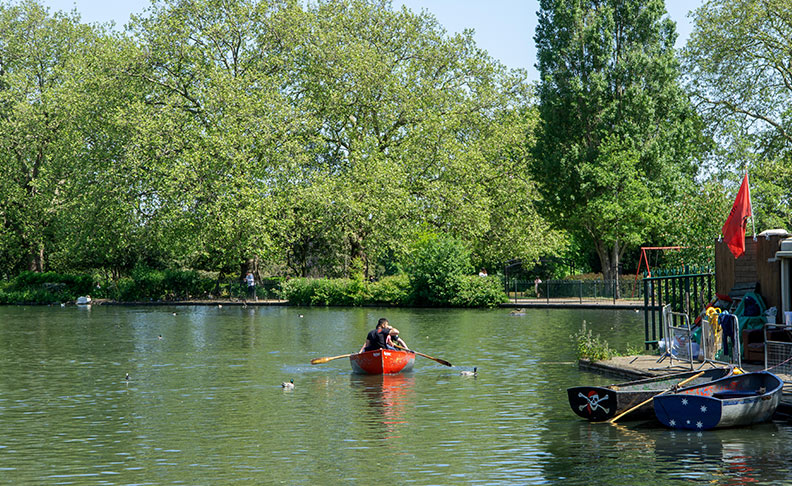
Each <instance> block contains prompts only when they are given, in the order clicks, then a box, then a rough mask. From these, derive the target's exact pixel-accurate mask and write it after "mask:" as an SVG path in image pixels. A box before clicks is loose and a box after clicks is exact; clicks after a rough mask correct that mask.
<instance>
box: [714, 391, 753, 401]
mask: <svg viewBox="0 0 792 486" xmlns="http://www.w3.org/2000/svg"><path fill="white" fill-rule="evenodd" d="M757 395H759V392H757V391H754V390H751V391H743V390H724V391H720V392H717V393H713V394H712V398H719V399H721V400H730V399H733V398H748V397H755V396H757Z"/></svg>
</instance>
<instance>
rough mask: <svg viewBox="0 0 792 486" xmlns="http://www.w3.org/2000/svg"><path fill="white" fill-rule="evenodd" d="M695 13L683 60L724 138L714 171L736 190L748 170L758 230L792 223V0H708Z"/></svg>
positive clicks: (717, 135) (712, 129)
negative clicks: (791, 112)
mask: <svg viewBox="0 0 792 486" xmlns="http://www.w3.org/2000/svg"><path fill="white" fill-rule="evenodd" d="M693 20H694V28H693V32H692V33H691V37H690V40H689V41H688V44H687V46H686V47H685V49H684V51H683V59H684V62H685V64H684V65H685V68H686V69H685V72H686V77H687V82H688V83H687V84H688V87H689V88H690V91H691V94H692V95H693V100H694V101H695V102H696V103H697V104H698V107H699V112H700V113H701V114H702V116H703V117H704V119H705V120H706V121H707V130H708V133H709V134H710V135H711V136H712V137H713V138H714V139H715V140H716V141H717V142H718V145H717V150H715V151H714V152H713V157H712V159H711V164H710V167H708V172H709V173H711V174H713V175H714V176H715V177H717V178H718V180H719V181H721V182H722V183H725V184H727V185H731V187H733V190H732V194H734V193H736V190H737V189H736V186H737V185H739V183H740V181H741V180H742V176H743V174H745V173H749V174H750V182H751V198H752V203H753V207H754V212H755V213H756V223H757V229H759V230H761V229H768V228H785V229H787V230H792V227H790V222H792V163H791V162H792V117H790V111H789V106H790V103H792V65H790V63H789V46H790V45H792V4H790V3H789V2H788V1H786V0H709V1H707V2H705V3H704V5H703V6H702V7H701V8H699V9H698V10H696V12H695V15H694V16H693ZM729 183H731V184H729ZM727 207H728V206H727ZM727 211H728V209H727Z"/></svg>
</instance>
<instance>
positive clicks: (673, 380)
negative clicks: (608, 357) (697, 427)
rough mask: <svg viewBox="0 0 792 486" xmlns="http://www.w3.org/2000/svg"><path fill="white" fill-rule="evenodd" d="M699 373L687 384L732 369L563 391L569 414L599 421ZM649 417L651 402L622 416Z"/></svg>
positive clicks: (730, 371) (725, 373)
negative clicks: (565, 392)
mask: <svg viewBox="0 0 792 486" xmlns="http://www.w3.org/2000/svg"><path fill="white" fill-rule="evenodd" d="M699 373H702V374H701V376H699V377H697V378H695V379H693V380H692V381H690V382H689V383H690V384H691V385H699V384H704V383H709V382H711V381H713V380H718V379H721V378H724V377H726V376H729V375H731V373H732V368H730V367H726V368H711V369H709V370H706V371H704V372H701V371H686V372H684V373H673V374H670V375H663V376H657V377H653V378H646V379H643V380H636V381H628V382H626V383H618V384H613V385H607V386H575V387H572V388H567V396H568V398H569V406H570V407H572V411H574V412H575V413H576V414H578V415H579V416H581V417H583V418H584V419H586V420H590V421H592V422H601V421H603V420H608V419H610V418H612V417H615V416H616V415H618V414H620V413H622V412H624V411H627V410H629V409H631V408H632V407H634V406H636V405H638V404H640V403H642V402H645V401H646V400H649V399H650V398H652V397H654V396H655V395H657V394H659V393H662V392H664V391H667V390H668V389H670V388H673V387H674V386H676V385H678V384H679V383H681V382H683V381H684V380H687V379H688V378H691V377H693V376H696V375H697V374H699ZM653 414H654V409H653V408H652V402H649V403H646V404H644V405H642V406H641V407H640V408H638V409H636V410H633V411H632V412H630V413H629V414H628V415H627V416H626V420H638V419H645V418H649V417H651V416H652V415H653Z"/></svg>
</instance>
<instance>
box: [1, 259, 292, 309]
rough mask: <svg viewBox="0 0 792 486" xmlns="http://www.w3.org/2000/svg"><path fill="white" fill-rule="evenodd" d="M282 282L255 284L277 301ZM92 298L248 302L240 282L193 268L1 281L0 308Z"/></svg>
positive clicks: (27, 275) (30, 276) (46, 275)
mask: <svg viewBox="0 0 792 486" xmlns="http://www.w3.org/2000/svg"><path fill="white" fill-rule="evenodd" d="M281 281H282V279H268V280H265V281H264V282H261V283H260V284H259V285H257V286H256V294H257V296H258V298H259V299H275V298H277V295H276V293H275V290H276V289H277V287H278V286H279V285H280V282H281ZM86 295H89V296H91V298H92V299H94V300H96V299H103V300H111V301H118V302H152V301H157V302H162V301H165V302H178V301H184V300H214V299H223V300H225V299H244V298H246V297H247V288H246V286H245V284H244V282H242V281H241V280H239V281H237V279H233V278H232V279H230V280H225V281H223V282H220V281H218V279H217V277H216V276H211V275H210V274H205V273H202V272H197V271H194V270H154V269H150V268H145V267H139V268H135V269H134V270H132V271H131V272H130V274H129V276H126V277H122V278H120V279H118V280H117V281H112V280H108V279H106V278H102V277H100V276H97V275H87V274H60V273H56V272H45V273H34V272H23V273H21V274H20V275H18V276H16V277H14V278H13V279H11V280H9V281H6V282H0V304H55V303H64V302H74V301H75V300H76V299H77V297H80V296H86Z"/></svg>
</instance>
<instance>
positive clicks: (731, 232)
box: [721, 174, 751, 258]
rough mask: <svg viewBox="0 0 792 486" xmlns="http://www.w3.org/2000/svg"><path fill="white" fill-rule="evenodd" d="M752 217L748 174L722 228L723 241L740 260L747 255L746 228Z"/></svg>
mask: <svg viewBox="0 0 792 486" xmlns="http://www.w3.org/2000/svg"><path fill="white" fill-rule="evenodd" d="M750 216H751V190H750V189H748V174H745V177H744V178H743V181H742V184H740V190H739V191H738V192H737V199H735V200H734V205H733V206H732V208H731V211H730V212H729V217H728V218H727V219H726V222H725V223H724V224H723V228H721V233H723V239H724V240H725V241H726V245H727V246H728V247H729V250H730V251H731V252H732V254H733V255H734V258H739V257H740V255H742V254H744V253H745V228H746V226H747V224H748V218H749V217H750Z"/></svg>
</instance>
